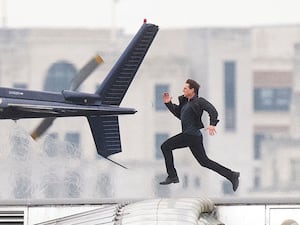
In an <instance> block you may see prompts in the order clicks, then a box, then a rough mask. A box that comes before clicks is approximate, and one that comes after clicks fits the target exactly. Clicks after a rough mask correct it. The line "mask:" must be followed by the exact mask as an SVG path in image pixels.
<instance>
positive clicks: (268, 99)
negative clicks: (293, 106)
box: [254, 88, 292, 111]
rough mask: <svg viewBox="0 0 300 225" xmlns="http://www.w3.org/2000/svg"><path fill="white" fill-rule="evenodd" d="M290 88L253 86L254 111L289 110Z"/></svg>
mask: <svg viewBox="0 0 300 225" xmlns="http://www.w3.org/2000/svg"><path fill="white" fill-rule="evenodd" d="M291 95H292V91H291V88H255V89H254V110H255V111H289V109H290V103H291Z"/></svg>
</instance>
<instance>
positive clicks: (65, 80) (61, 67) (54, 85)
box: [44, 61, 77, 92]
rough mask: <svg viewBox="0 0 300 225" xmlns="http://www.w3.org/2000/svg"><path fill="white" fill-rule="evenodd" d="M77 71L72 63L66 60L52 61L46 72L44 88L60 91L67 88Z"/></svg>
mask: <svg viewBox="0 0 300 225" xmlns="http://www.w3.org/2000/svg"><path fill="white" fill-rule="evenodd" d="M76 73H77V71H76V69H75V67H74V65H73V64H71V63H68V62H66V61H60V62H56V63H54V64H53V65H52V66H51V67H50V69H49V70H48V72H47V76H46V80H45V84H44V90H46V91H56V92H60V91H62V90H64V89H69V87H70V84H71V80H72V79H73V78H74V76H75V75H76Z"/></svg>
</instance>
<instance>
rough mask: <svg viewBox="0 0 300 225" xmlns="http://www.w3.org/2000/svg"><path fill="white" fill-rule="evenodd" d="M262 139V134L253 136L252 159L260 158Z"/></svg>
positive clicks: (263, 137)
mask: <svg viewBox="0 0 300 225" xmlns="http://www.w3.org/2000/svg"><path fill="white" fill-rule="evenodd" d="M264 139H265V135H264V134H261V133H260V134H254V159H260V158H261V143H262V142H263V140H264Z"/></svg>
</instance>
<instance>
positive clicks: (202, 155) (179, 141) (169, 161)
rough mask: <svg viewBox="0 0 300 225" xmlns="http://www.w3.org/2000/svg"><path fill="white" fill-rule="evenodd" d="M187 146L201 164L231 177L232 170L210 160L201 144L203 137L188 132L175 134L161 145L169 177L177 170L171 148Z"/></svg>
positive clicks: (175, 174) (174, 175) (228, 177)
mask: <svg viewBox="0 0 300 225" xmlns="http://www.w3.org/2000/svg"><path fill="white" fill-rule="evenodd" d="M185 147H189V148H190V149H191V152H192V153H193V155H194V157H195V158H196V159H197V161H198V162H199V163H200V165H201V166H203V167H206V168H208V169H211V170H213V171H215V172H217V173H218V174H220V175H222V176H223V177H226V178H227V179H228V180H231V178H232V171H231V170H230V169H228V168H226V167H224V166H222V165H220V164H219V163H217V162H215V161H212V160H210V159H209V158H208V157H207V155H206V152H205V149H204V146H203V137H202V135H201V136H196V135H188V134H183V133H180V134H177V135H175V136H173V137H171V138H169V139H167V140H166V141H165V142H164V143H163V144H162V145H161V150H162V152H163V155H164V158H165V163H166V168H167V173H168V175H169V177H176V176H177V172H176V169H175V167H174V160H173V152H172V151H173V150H174V149H178V148H185Z"/></svg>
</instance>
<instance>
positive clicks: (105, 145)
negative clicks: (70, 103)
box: [87, 116, 122, 158]
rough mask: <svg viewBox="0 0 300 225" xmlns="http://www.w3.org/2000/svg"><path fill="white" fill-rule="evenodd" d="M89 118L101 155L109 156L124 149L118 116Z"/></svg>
mask: <svg viewBox="0 0 300 225" xmlns="http://www.w3.org/2000/svg"><path fill="white" fill-rule="evenodd" d="M87 118H88V121H89V124H90V127H91V131H92V134H93V138H94V141H95V144H96V148H97V152H98V154H99V155H101V156H103V157H104V158H107V157H108V156H110V155H112V154H116V153H119V152H121V151H122V149H121V139H120V130H119V119H118V116H96V117H91V116H90V117H87Z"/></svg>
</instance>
